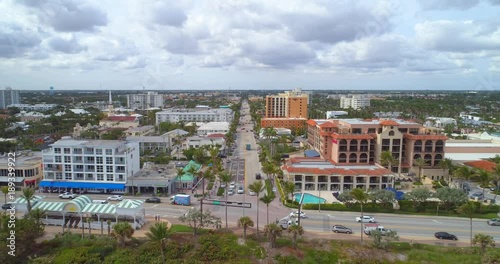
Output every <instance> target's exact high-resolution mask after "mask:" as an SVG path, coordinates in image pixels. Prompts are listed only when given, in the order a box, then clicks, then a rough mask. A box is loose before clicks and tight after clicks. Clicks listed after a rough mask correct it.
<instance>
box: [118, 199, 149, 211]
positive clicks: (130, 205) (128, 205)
mask: <svg viewBox="0 0 500 264" xmlns="http://www.w3.org/2000/svg"><path fill="white" fill-rule="evenodd" d="M142 203H144V201H141V200H130V199H125V200H123V201H121V202H119V203H118V204H116V208H121V209H134V208H138V207H140V206H141V205H142Z"/></svg>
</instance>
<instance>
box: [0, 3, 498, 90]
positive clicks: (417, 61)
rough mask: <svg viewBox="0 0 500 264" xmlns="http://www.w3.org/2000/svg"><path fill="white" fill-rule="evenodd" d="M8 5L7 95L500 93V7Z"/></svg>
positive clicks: (1, 29)
mask: <svg viewBox="0 0 500 264" xmlns="http://www.w3.org/2000/svg"><path fill="white" fill-rule="evenodd" d="M120 3H121V4H120V5H116V2H114V1H110V0H107V1H99V2H97V1H73V0H68V1H55V0H54V1H53V0H45V1H33V0H24V1H2V2H0V8H1V9H2V10H7V11H9V12H5V13H4V16H3V17H1V18H0V58H1V59H0V72H2V74H0V80H1V81H0V88H1V89H3V88H5V87H7V86H10V87H12V88H13V89H16V90H48V89H49V87H51V86H53V87H55V90H56V91H57V90H85V89H89V90H98V89H99V87H102V89H103V90H104V89H105V90H109V89H110V90H142V89H143V87H145V89H146V90H150V91H151V90H228V89H231V90H288V89H292V88H295V87H301V88H302V89H304V90H336V89H338V90H346V91H348V90H408V91H412V90H413V91H421V90H471V91H498V90H500V27H499V25H500V23H499V19H498V17H500V16H499V14H500V1H498V0H460V1H459V0H455V1H453V0H451V1H448V0H447V1H439V2H436V1H431V0H411V1H404V2H403V3H399V2H398V1H389V0H388V1H376V2H372V1H346V0H343V1H325V0H318V1H306V0H300V1H298V0H297V1H214V2H212V1H210V2H198V1H175V2H172V1H168V2H163V1H144V2H141V3H137V2H135V1H131V0H129V1H121V2H120Z"/></svg>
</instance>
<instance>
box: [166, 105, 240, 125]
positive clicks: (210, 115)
mask: <svg viewBox="0 0 500 264" xmlns="http://www.w3.org/2000/svg"><path fill="white" fill-rule="evenodd" d="M181 121H182V122H229V123H231V122H232V121H233V110H231V109H228V108H217V109H207V108H201V107H199V108H194V109H193V108H190V109H186V108H183V109H169V110H166V111H160V112H157V113H156V125H159V124H160V123H161V122H169V123H177V122H181Z"/></svg>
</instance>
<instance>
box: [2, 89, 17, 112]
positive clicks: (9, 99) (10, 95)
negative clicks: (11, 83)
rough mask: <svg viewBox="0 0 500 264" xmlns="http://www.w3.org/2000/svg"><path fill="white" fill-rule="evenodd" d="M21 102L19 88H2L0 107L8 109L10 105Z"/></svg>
mask: <svg viewBox="0 0 500 264" xmlns="http://www.w3.org/2000/svg"><path fill="white" fill-rule="evenodd" d="M20 102H21V96H20V95H19V90H12V88H10V87H6V88H5V89H3V90H0V109H7V108H8V107H9V106H10V105H12V104H19V103H20Z"/></svg>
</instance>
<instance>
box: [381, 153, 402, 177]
mask: <svg viewBox="0 0 500 264" xmlns="http://www.w3.org/2000/svg"><path fill="white" fill-rule="evenodd" d="M380 164H382V165H383V166H387V169H388V170H390V171H391V172H392V166H394V165H396V164H398V160H397V159H396V158H394V156H393V155H392V153H391V152H390V151H388V150H386V151H382V153H380Z"/></svg>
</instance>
